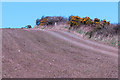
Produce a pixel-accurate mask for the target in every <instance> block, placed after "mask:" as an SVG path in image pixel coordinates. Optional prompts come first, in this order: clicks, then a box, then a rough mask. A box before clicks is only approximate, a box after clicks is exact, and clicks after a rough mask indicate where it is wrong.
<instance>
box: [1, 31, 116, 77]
mask: <svg viewBox="0 0 120 80" xmlns="http://www.w3.org/2000/svg"><path fill="white" fill-rule="evenodd" d="M2 36H3V37H2V76H3V78H117V77H118V49H116V48H113V47H110V46H107V45H103V44H99V43H96V42H92V41H89V40H84V39H82V38H78V37H77V36H75V35H73V34H71V33H69V32H64V31H54V30H39V29H29V30H26V29H3V30H2Z"/></svg>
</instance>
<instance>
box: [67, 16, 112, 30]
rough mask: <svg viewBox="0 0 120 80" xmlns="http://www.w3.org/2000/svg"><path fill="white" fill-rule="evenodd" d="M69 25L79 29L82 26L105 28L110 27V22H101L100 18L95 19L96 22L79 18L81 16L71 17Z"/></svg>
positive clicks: (86, 18) (87, 18)
mask: <svg viewBox="0 0 120 80" xmlns="http://www.w3.org/2000/svg"><path fill="white" fill-rule="evenodd" d="M68 24H69V25H70V27H73V28H78V27H80V25H81V24H82V25H96V26H104V25H109V24H110V21H109V22H107V21H106V20H105V19H104V20H103V21H100V19H98V18H94V20H92V19H90V18H89V17H83V18H81V17H79V16H70V17H69V22H68Z"/></svg>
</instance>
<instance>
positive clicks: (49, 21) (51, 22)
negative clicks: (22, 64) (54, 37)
mask: <svg viewBox="0 0 120 80" xmlns="http://www.w3.org/2000/svg"><path fill="white" fill-rule="evenodd" d="M59 22H67V19H65V18H63V17H61V16H58V17H50V16H47V17H42V18H41V19H37V20H36V25H40V26H45V25H54V24H55V23H59Z"/></svg>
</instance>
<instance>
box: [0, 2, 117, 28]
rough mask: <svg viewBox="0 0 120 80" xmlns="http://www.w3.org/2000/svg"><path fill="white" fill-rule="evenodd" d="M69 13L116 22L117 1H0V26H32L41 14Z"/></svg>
mask: <svg viewBox="0 0 120 80" xmlns="http://www.w3.org/2000/svg"><path fill="white" fill-rule="evenodd" d="M71 15H74V16H80V17H85V16H88V17H90V18H92V19H94V18H99V19H106V20H107V21H110V22H111V23H118V2H2V28H9V27H10V28H21V27H24V26H26V25H32V27H33V26H34V25H35V24H36V19H38V18H41V16H63V17H69V16H71Z"/></svg>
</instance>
